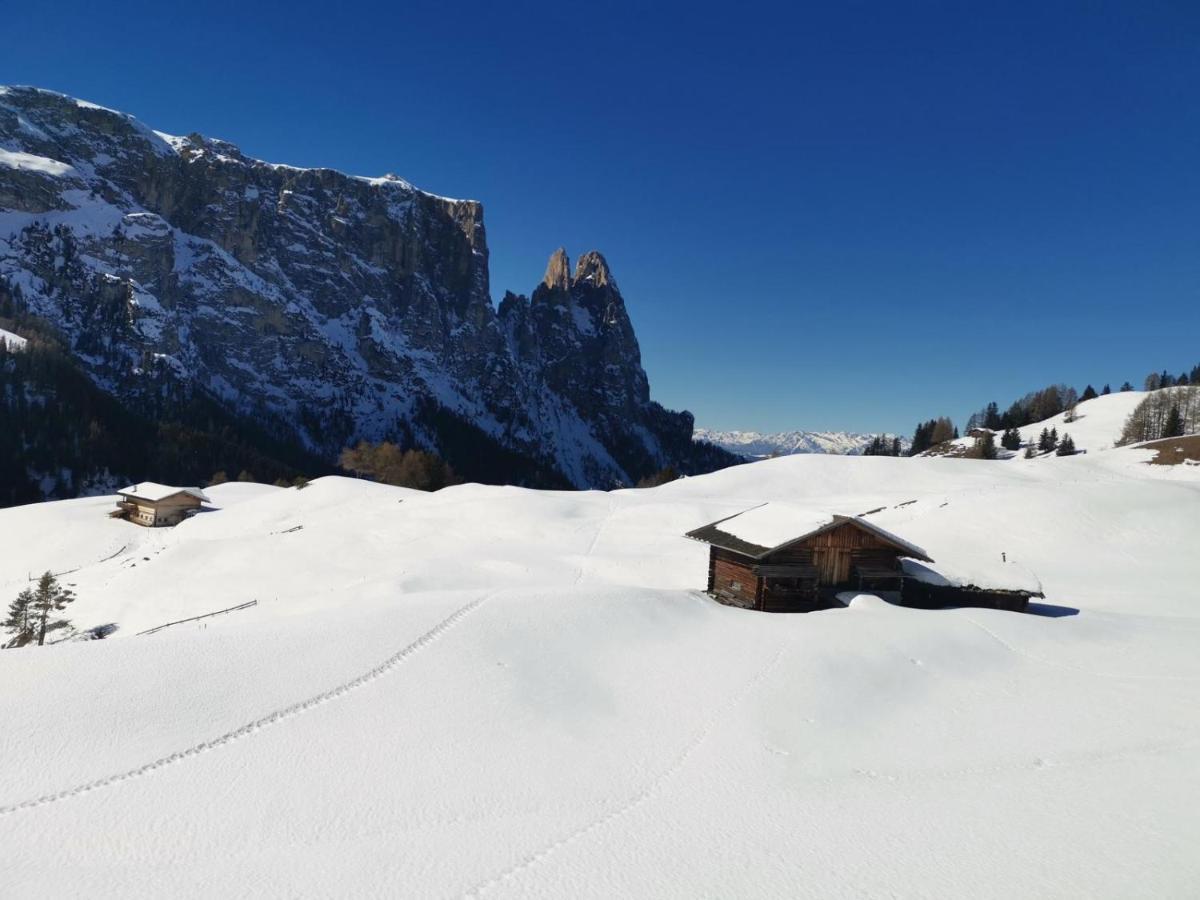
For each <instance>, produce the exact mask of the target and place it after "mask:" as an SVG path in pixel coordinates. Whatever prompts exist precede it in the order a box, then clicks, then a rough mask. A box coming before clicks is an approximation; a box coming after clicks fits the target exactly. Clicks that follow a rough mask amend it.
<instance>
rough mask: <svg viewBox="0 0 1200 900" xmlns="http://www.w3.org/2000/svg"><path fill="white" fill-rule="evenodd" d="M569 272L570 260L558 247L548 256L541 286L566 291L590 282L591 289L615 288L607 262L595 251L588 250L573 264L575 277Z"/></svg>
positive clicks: (562, 249)
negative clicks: (573, 286) (548, 259)
mask: <svg viewBox="0 0 1200 900" xmlns="http://www.w3.org/2000/svg"><path fill="white" fill-rule="evenodd" d="M570 272H571V260H570V259H569V258H568V257H567V251H566V250H565V249H564V248H562V247H559V248H558V249H557V250H555V251H554V252H553V253H552V254H550V261H549V262H548V263H547V264H546V274H545V275H544V276H543V277H542V285H543V286H544V287H546V288H548V289H550V290H552V291H568V290H570V289H571V287H572V285H576V284H580V283H581V282H590V283H591V285H592V287H608V286H611V287H613V288H616V286H617V283H616V281H615V280H614V279H613V277H612V273H611V272H610V271H609V269H608V261H607V260H605V258H604V256H603V254H601V253H599V252H598V251H596V250H589V251H588V252H587V253H585V254H583V256H581V257H579V259H578V261H577V262H576V263H575V275H574V276H571V275H570Z"/></svg>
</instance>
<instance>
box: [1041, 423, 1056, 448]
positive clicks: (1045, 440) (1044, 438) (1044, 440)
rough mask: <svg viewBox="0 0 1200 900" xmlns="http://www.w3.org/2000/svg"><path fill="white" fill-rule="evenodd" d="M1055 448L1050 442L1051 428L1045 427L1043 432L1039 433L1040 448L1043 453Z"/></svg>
mask: <svg viewBox="0 0 1200 900" xmlns="http://www.w3.org/2000/svg"><path fill="white" fill-rule="evenodd" d="M1053 449H1054V447H1053V446H1051V444H1050V429H1049V428H1043V429H1042V433H1041V434H1040V435H1038V450H1040V451H1041V452H1042V453H1046V452H1048V451H1050V450H1053Z"/></svg>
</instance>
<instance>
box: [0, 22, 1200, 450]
mask: <svg viewBox="0 0 1200 900" xmlns="http://www.w3.org/2000/svg"><path fill="white" fill-rule="evenodd" d="M650 7H652V8H650ZM3 44H4V52H3V53H2V54H0V83H9V84H12V83H17V84H36V85H39V86H42V87H48V88H53V89H55V90H60V91H63V92H66V93H70V94H73V95H75V96H79V97H83V98H86V99H89V100H93V101H95V102H98V103H102V104H104V105H107V106H112V107H116V108H119V109H122V110H125V111H127V112H131V113H133V114H135V115H137V116H138V117H139V118H141V119H143V120H144V121H145V122H147V123H148V124H150V125H152V126H153V127H155V128H158V129H161V130H164V131H171V132H176V133H187V132H191V131H199V132H202V133H204V134H208V135H212V136H217V137H222V138H225V139H228V140H231V141H233V142H234V143H237V144H238V145H240V146H241V147H242V148H243V150H244V151H245V152H247V153H249V154H251V155H254V156H259V157H262V158H266V159H270V160H272V161H278V162H289V163H292V164H296V165H312V166H315V165H322V166H331V167H334V168H339V169H343V170H346V171H350V172H354V173H358V174H382V173H384V172H395V173H397V174H399V175H401V176H403V177H404V178H407V179H408V180H410V181H412V182H413V183H415V184H417V185H419V186H420V187H423V188H425V189H427V190H431V191H435V192H437V193H443V194H447V195H450V196H459V197H473V198H475V199H478V200H481V201H483V203H484V207H485V211H486V214H485V219H486V223H487V228H488V239H489V245H490V248H491V254H492V256H491V261H492V267H491V271H492V292H493V295H494V296H495V297H496V298H497V299H499V297H500V296H502V295H503V292H504V291H505V290H506V289H511V290H514V291H519V292H528V291H529V290H531V289H532V288H533V286H534V285H535V284H536V283H537V281H538V279H539V278H540V277H541V274H542V270H543V268H544V266H545V262H546V258H547V257H548V256H549V254H550V252H551V251H552V250H553V249H554V248H555V247H557V246H559V245H563V246H565V247H566V248H567V249H568V252H569V253H570V254H571V256H572V257H573V258H574V257H576V256H578V255H579V254H580V253H582V252H584V251H586V250H589V249H598V250H600V251H602V252H603V253H604V254H605V255H606V256H607V257H608V259H609V262H610V264H611V266H612V268H613V271H614V274H615V276H616V278H617V280H618V282H619V284H620V286H621V289H622V292H623V293H624V294H625V298H626V301H627V303H628V306H629V309H630V313H631V315H632V317H633V320H634V325H635V327H636V328H637V331H638V335H639V338H640V340H641V344H642V352H643V357H644V363H645V366H646V369H647V371H648V373H649V375H650V383H651V389H652V392H653V394H654V396H655V397H656V399H658V400H660V401H661V402H663V403H664V404H665V405H667V406H670V407H673V408H686V409H690V410H692V411H693V412H694V413H695V414H696V418H697V421H698V423H700V424H705V425H710V426H714V427H721V428H753V429H770V430H776V429H790V428H811V429H850V430H882V429H890V430H901V431H904V432H909V431H911V429H912V426H913V424H914V422H915V421H916V420H917V419H919V418H928V417H932V416H936V415H941V414H949V415H952V416H953V417H955V419H956V420H958V421H960V422H961V420H962V419H963V418H965V416H966V414H967V413H969V412H970V411H971V410H972V409H974V408H977V407H978V406H980V405H982V404H983V403H985V402H987V401H988V400H992V399H995V400H997V401H999V402H1000V403H1002V404H1006V403H1008V402H1009V401H1011V400H1012V399H1015V398H1016V397H1017V396H1019V395H1020V394H1023V393H1024V392H1026V391H1028V390H1030V389H1033V388H1037V387H1040V386H1043V385H1044V384H1047V383H1050V382H1055V381H1066V382H1068V383H1071V384H1074V385H1076V386H1078V387H1079V388H1081V389H1082V387H1083V386H1084V384H1085V383H1087V382H1089V381H1090V382H1093V383H1095V384H1096V386H1097V388H1099V387H1100V386H1101V385H1102V384H1103V383H1104V382H1105V381H1111V382H1112V383H1113V386H1114V388H1115V387H1116V386H1117V385H1118V384H1119V383H1120V382H1121V381H1122V380H1123V379H1126V378H1128V379H1130V380H1133V381H1135V382H1139V381H1140V379H1141V378H1142V376H1144V375H1145V373H1146V372H1148V371H1149V370H1151V369H1154V368H1161V367H1163V366H1167V367H1168V368H1170V369H1172V370H1174V371H1178V370H1180V369H1183V368H1185V367H1186V368H1190V367H1191V366H1193V365H1195V364H1196V363H1197V362H1200V302H1198V300H1200V296H1198V293H1200V232H1198V227H1197V226H1198V225H1200V220H1198V217H1197V213H1198V211H1200V165H1198V162H1200V103H1198V97H1200V52H1197V48H1198V47H1200V4H1196V3H1194V2H1177V3H1156V2H1128V3H1123V4H1106V3H1097V2H1088V3H1084V2H1079V3H1069V4H1068V3H1053V2H1040V3H1030V4H1021V3H1004V4H983V3H920V2H915V3H903V4H897V3H883V2H881V3H853V2H847V3H821V4H802V3H796V4H784V3H780V4H758V3H753V2H743V3H738V4H722V5H706V4H704V3H695V2H694V3H688V4H678V5H676V4H669V3H664V4H658V5H652V4H628V5H625V4H580V5H573V4H570V3H567V2H557V3H553V4H527V3H514V2H505V3H495V2H493V3H483V4H475V3H470V2H462V3H458V4H447V3H444V2H441V3H386V4H385V3H379V4H374V3H361V2H354V0H346V2H342V3H338V4H329V3H327V2H322V3H317V2H311V0H295V2H291V3H288V4H266V3H259V4H249V3H245V2H239V3H222V2H206V3H202V4H181V5H180V7H179V9H177V10H176V9H174V8H173V7H172V5H171V4H162V3H123V2H110V3H106V4H103V5H102V6H96V5H95V4H92V3H75V2H69V0H67V2H57V3H54V4H48V3H47V4H30V3H25V4H20V5H19V7H18V8H15V9H6V10H5V12H4V36H3Z"/></svg>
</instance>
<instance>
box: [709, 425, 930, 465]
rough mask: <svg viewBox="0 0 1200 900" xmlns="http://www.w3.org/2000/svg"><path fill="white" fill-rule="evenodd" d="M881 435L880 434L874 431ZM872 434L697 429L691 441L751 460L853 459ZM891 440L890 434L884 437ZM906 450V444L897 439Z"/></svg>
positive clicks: (869, 440) (902, 439)
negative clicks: (806, 456)
mask: <svg viewBox="0 0 1200 900" xmlns="http://www.w3.org/2000/svg"><path fill="white" fill-rule="evenodd" d="M878 433H882V432H878ZM874 437H875V434H858V433H856V432H851V431H780V432H777V433H775V434H764V433H762V432H760V431H717V430H715V429H710V428H697V429H696V430H695V431H694V432H693V434H692V438H693V439H694V440H696V441H705V442H707V443H709V444H715V445H716V446H718V447H720V448H721V449H723V450H728V451H729V452H730V453H736V454H738V455H739V456H745V457H749V458H751V459H753V458H755V457H761V456H788V455H791V454H793V453H832V454H837V455H840V456H857V455H859V454H861V453H862V452H863V451H864V450H865V449H866V448H867V445H869V444H870V443H871V440H872V438H874ZM887 437H888V438H889V439H891V438H892V437H893V435H891V434H888V435H887ZM900 441H901V444H902V445H903V446H904V448H905V449H908V446H909V444H910V441H909V440H908V438H901V439H900Z"/></svg>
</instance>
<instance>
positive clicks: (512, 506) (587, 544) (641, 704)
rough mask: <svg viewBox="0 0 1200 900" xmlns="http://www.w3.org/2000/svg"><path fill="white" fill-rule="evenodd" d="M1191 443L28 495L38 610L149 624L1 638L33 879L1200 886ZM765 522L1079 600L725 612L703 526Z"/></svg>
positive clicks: (1120, 889)
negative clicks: (114, 494) (842, 516)
mask: <svg viewBox="0 0 1200 900" xmlns="http://www.w3.org/2000/svg"><path fill="white" fill-rule="evenodd" d="M1151 455H1152V454H1150V453H1149V452H1147V451H1141V450H1128V449H1127V450H1111V451H1108V452H1103V453H1089V454H1087V455H1084V456H1079V457H1071V458H1061V459H1059V458H1055V459H1039V460H1028V461H1026V460H1011V461H1005V462H981V461H967V460H951V459H890V458H861V457H849V458H848V457H837V456H791V457H785V458H780V459H775V460H769V461H765V462H760V463H755V464H752V465H747V466H741V467H737V468H734V469H729V470H726V471H723V472H719V473H716V474H714V475H710V476H705V477H701V478H693V479H688V480H684V481H678V482H674V483H672V484H668V485H665V486H663V487H661V488H656V489H652V490H641V491H636V490H631V491H620V492H614V493H599V492H590V493H550V492H534V491H526V490H521V489H516V488H497V487H481V486H478V485H465V486H460V487H455V488H450V489H447V490H444V491H441V492H438V493H436V494H421V493H418V492H413V491H406V490H402V489H396V488H388V487H382V486H378V485H373V484H368V483H365V482H358V481H353V480H347V479H340V478H325V479H321V480H319V481H316V482H314V483H313V484H312V485H310V486H309V487H307V488H306V489H304V490H300V491H297V490H295V489H277V488H271V487H264V486H258V485H245V484H226V485H221V486H218V487H215V488H212V489H211V496H212V497H213V500H214V504H215V506H216V507H218V508H216V509H214V510H213V511H211V512H207V513H204V514H202V515H200V516H198V517H196V518H195V519H192V520H190V521H188V522H185V523H184V524H183V525H180V526H179V527H177V528H174V529H160V530H153V531H152V530H147V529H141V528H138V527H136V526H133V525H130V524H128V523H124V522H120V521H115V520H110V519H108V518H106V517H105V514H106V513H107V511H108V509H109V508H110V507H111V504H112V502H113V500H112V498H100V499H95V498H93V499H85V500H75V501H66V502H60V503H52V504H42V505H35V506H29V507H22V508H17V509H10V510H0V547H3V555H2V556H0V599H3V600H4V601H5V602H7V600H8V599H10V598H11V596H12V595H14V594H15V592H16V591H17V590H19V589H20V588H21V587H22V586H23V585H24V584H25V579H26V577H27V575H28V574H30V573H32V574H35V575H36V574H37V573H39V572H41V571H43V570H45V569H51V570H53V571H55V572H66V573H67V574H65V575H64V576H63V580H65V581H67V582H69V583H71V584H73V585H74V586H75V590H76V592H77V593H78V595H79V600H78V601H77V602H76V603H75V605H74V607H73V608H72V610H71V615H72V618H73V619H74V621H75V624H76V625H77V626H78V627H81V628H82V627H89V626H94V625H101V624H105V623H116V624H117V625H119V630H118V631H117V632H116V633H115V634H114V635H113V637H111V638H110V639H108V640H104V641H93V642H77V643H75V642H73V643H64V644H59V645H56V646H53V647H49V648H42V649H36V648H27V649H21V650H14V651H9V652H0V684H2V685H3V688H2V689H0V722H2V723H3V727H2V730H0V750H2V755H0V758H2V759H3V761H4V764H3V766H0V845H2V846H3V847H4V864H3V866H0V894H3V896H5V897H25V896H29V897H32V896H38V897H43V896H65V895H87V896H112V897H135V896H155V897H164V896H170V897H180V896H246V895H266V896H287V897H305V896H311V897H318V896H347V895H354V896H361V895H366V896H387V897H394V896H414V897H458V896H486V897H545V898H562V897H618V896H638V897H655V898H658V897H679V898H693V897H720V898H727V897H765V896H770V897H819V898H840V897H996V898H1000V897H1004V898H1011V897H1154V898H1162V897H1192V896H1196V892H1197V886H1198V885H1200V853H1197V851H1196V848H1197V846H1200V704H1198V703H1197V699H1198V697H1200V614H1198V610H1200V588H1198V587H1197V586H1198V585H1200V553H1197V552H1196V547H1197V546H1198V545H1200V469H1197V468H1196V467H1190V466H1176V467H1158V466H1149V465H1145V464H1144V462H1143V461H1144V460H1145V459H1147V458H1149V457H1150V456H1151ZM764 501H775V502H780V503H788V504H796V505H797V506H799V507H802V508H808V507H815V508H820V509H822V510H827V511H831V512H838V513H846V514H857V513H863V512H866V511H868V510H875V509H878V508H880V507H883V509H882V510H881V511H879V512H876V513H873V514H872V516H871V519H872V521H874V522H876V523H877V524H879V525H880V526H881V527H883V528H886V529H888V530H890V531H893V532H895V533H896V534H898V535H900V536H902V537H904V538H905V539H906V540H909V541H912V542H913V543H915V544H918V545H920V546H921V547H923V548H924V549H925V550H926V551H927V552H928V553H929V555H930V556H932V557H933V558H934V560H935V561H936V562H937V564H938V565H939V566H941V565H944V566H949V567H951V568H953V567H960V568H968V569H969V568H970V567H972V566H975V565H984V564H987V565H993V566H994V565H995V564H996V560H998V559H999V557H1000V554H1001V553H1004V554H1006V556H1007V558H1008V559H1009V560H1014V561H1015V562H1016V563H1018V564H1020V565H1021V566H1023V567H1026V568H1028V569H1029V570H1031V571H1033V572H1034V573H1036V575H1037V576H1038V577H1039V578H1040V580H1041V583H1042V585H1043V587H1044V590H1045V593H1046V600H1045V604H1046V605H1045V607H1043V608H1042V611H1043V612H1047V613H1055V612H1057V613H1064V612H1070V611H1073V610H1078V614H1076V615H1061V616H1059V617H1055V616H1052V615H1020V614H1015V613H1004V612H995V611H987V610H945V611H917V610H907V609H902V608H898V607H893V606H889V605H887V604H885V603H883V602H882V601H881V600H878V599H876V598H873V597H860V598H858V599H856V600H854V601H853V602H852V603H851V604H850V606H849V608H847V609H843V610H831V611H827V612H819V613H812V614H808V615H795V616H787V615H774V616H773V615H767V614H763V613H755V612H746V611H742V610H737V609H732V608H729V607H724V606H720V605H718V604H716V603H714V602H712V601H710V600H709V599H708V598H706V597H705V596H704V595H703V594H702V593H701V589H702V588H703V586H704V582H705V577H706V561H707V554H706V548H705V547H704V546H702V545H700V544H698V543H695V542H691V541H688V540H686V539H684V538H682V537H681V535H682V534H683V533H684V532H685V531H687V530H689V529H692V528H695V527H697V526H699V525H702V524H704V523H707V522H711V521H714V520H716V519H718V518H721V517H722V516H727V515H731V514H732V513H734V512H737V511H738V510H741V509H745V508H748V507H751V506H754V505H755V504H758V503H762V502H764ZM913 501H915V502H913ZM249 600H258V601H259V602H258V605H257V606H255V607H252V608H249V609H246V610H242V611H239V612H233V613H229V614H227V615H224V616H218V617H215V618H211V619H207V620H204V621H202V622H199V623H190V624H185V625H178V626H175V627H172V628H168V629H166V630H164V631H161V632H158V633H156V634H153V635H149V636H143V637H135V636H134V634H135V633H136V632H138V631H141V630H143V629H147V628H150V627H153V626H156V625H159V624H162V623H165V622H169V621H172V620H175V619H180V618H185V617H187V616H193V615H197V614H200V613H204V612H207V611H210V610H216V609H221V608H225V607H230V606H233V605H236V604H239V603H244V602H246V601H249Z"/></svg>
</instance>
